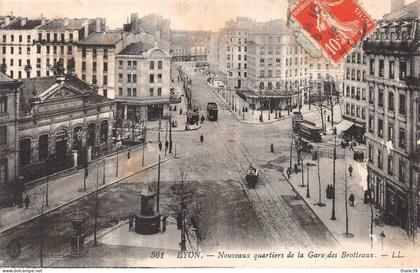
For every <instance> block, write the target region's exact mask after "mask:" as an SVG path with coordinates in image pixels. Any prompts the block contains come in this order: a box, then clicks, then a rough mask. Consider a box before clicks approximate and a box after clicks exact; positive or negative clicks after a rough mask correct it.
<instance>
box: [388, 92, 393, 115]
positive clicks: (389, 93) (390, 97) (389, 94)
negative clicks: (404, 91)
mask: <svg viewBox="0 0 420 273" xmlns="http://www.w3.org/2000/svg"><path fill="white" fill-rule="evenodd" d="M388 110H389V111H392V112H393V111H394V92H392V91H389V92H388Z"/></svg>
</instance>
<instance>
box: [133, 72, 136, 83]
mask: <svg viewBox="0 0 420 273" xmlns="http://www.w3.org/2000/svg"><path fill="white" fill-rule="evenodd" d="M132 79H133V83H137V75H136V74H133V75H132Z"/></svg>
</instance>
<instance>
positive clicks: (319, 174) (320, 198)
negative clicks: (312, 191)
mask: <svg viewBox="0 0 420 273" xmlns="http://www.w3.org/2000/svg"><path fill="white" fill-rule="evenodd" d="M317 151H318V156H317V163H318V164H317V165H318V204H316V205H317V206H319V207H325V204H324V203H322V195H321V172H320V167H319V146H318V150H317Z"/></svg>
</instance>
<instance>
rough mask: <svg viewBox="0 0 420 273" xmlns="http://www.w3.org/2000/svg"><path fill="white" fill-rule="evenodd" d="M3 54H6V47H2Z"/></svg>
mask: <svg viewBox="0 0 420 273" xmlns="http://www.w3.org/2000/svg"><path fill="white" fill-rule="evenodd" d="M3 54H6V47H5V46H3Z"/></svg>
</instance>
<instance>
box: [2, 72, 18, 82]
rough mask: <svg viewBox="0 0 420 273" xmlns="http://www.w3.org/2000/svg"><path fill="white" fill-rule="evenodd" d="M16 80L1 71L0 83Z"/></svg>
mask: <svg viewBox="0 0 420 273" xmlns="http://www.w3.org/2000/svg"><path fill="white" fill-rule="evenodd" d="M14 81H15V80H14V79H12V78H11V77H9V76H7V75H6V74H4V73H3V72H1V71H0V83H6V82H14Z"/></svg>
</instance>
